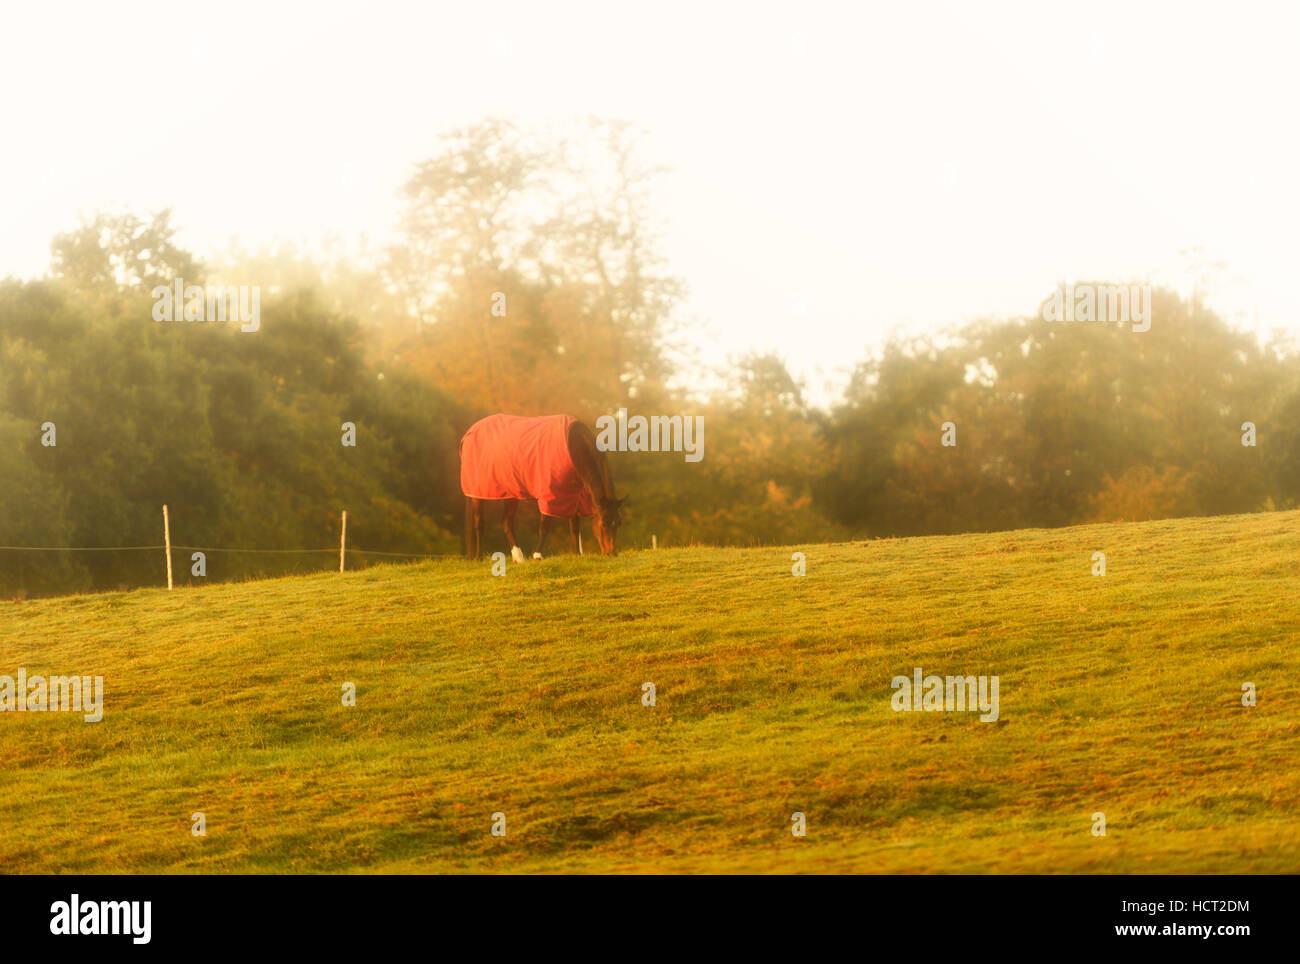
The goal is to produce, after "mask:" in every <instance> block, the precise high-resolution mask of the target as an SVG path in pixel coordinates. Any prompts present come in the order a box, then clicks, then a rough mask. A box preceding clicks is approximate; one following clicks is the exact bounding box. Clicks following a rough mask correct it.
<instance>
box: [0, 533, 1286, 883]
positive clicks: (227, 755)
mask: <svg viewBox="0 0 1300 964" xmlns="http://www.w3.org/2000/svg"><path fill="white" fill-rule="evenodd" d="M795 549H798V550H800V551H803V552H804V553H806V554H807V566H808V572H807V575H806V576H805V577H803V578H795V577H793V576H792V575H791V571H790V567H791V562H790V557H791V552H792V551H794V550H795ZM1098 550H1100V551H1104V552H1105V553H1106V556H1107V565H1108V575H1106V576H1105V577H1104V578H1097V577H1094V576H1093V575H1091V571H1090V570H1091V555H1092V553H1093V552H1094V551H1098ZM1298 640H1300V513H1295V512H1290V513H1273V514H1263V515H1252V516H1234V517H1225V518H1217V519H1191V520H1177V521H1167V522H1157V523H1147V524H1140V525H1105V526H1085V527H1077V528H1071V529H1058V530H1031V531H1023V532H1011V533H995V534H988V535H967V536H955V537H939V538H924V539H908V540H897V541H895V540H888V541H877V542H867V543H858V544H856V545H844V544H839V545H810V546H800V547H788V548H782V549H748V550H730V549H680V550H670V549H661V550H658V551H642V552H630V553H624V554H623V555H621V556H619V557H617V558H615V559H603V558H593V557H590V556H587V557H583V558H576V557H572V556H561V557H555V558H552V559H548V560H546V561H545V562H542V563H529V564H527V565H523V566H515V565H511V567H510V570H509V573H508V575H507V576H505V577H504V578H493V577H492V576H490V574H489V564H488V563H482V564H471V563H467V562H460V561H439V562H432V563H424V564H418V565H402V566H381V567H376V568H372V569H367V570H364V571H360V572H355V573H348V574H345V575H340V574H338V573H330V574H320V575H314V576H306V577H296V578H288V579H279V580H270V581H265V582H250V583H243V584H226V585H213V586H211V587H206V588H201V589H177V590H176V591H173V592H170V593H169V592H167V591H165V590H152V589H151V590H142V591H135V592H129V593H116V594H107V595H98V596H79V597H69V598H59V599H41V600H30V601H22V602H2V603H0V673H3V674H9V675H14V674H16V672H17V669H18V667H20V666H23V667H26V669H27V671H28V673H29V674H35V673H44V674H64V673H67V674H71V673H84V674H91V675H94V674H100V675H103V676H104V677H105V690H106V693H105V702H106V708H105V717H104V720H103V722H101V723H98V724H87V723H83V722H82V721H81V718H80V716H79V715H74V714H71V713H0V867H3V868H4V870H5V871H8V872H24V873H48V872H82V873H96V872H111V873H132V872H203V873H226V872H345V871H346V872H354V871H379V872H430V871H433V872H465V871H473V872H516V871H517V872H533V871H598V872H622V871H637V872H684V871H690V872H733V871H740V872H768V871H792V872H838V871H853V872H868V873H878V872H880V873H884V872H889V873H893V872H922V873H929V872H963V873H984V872H994V873H1010V872H1033V873H1041V872H1046V873H1054V872H1063V873H1112V872H1122V873H1135V872H1136V873H1148V872H1150V873H1156V872H1167V873H1193V872H1206V873H1228V872H1246V873H1255V872H1288V871H1290V872H1294V871H1297V870H1300V856H1298V855H1300V729H1298V724H1300V714H1298V713H1297V705H1298V700H1297V698H1298V696H1300V654H1298V652H1297V648H1298V647H1297V642H1298ZM914 666H921V667H923V669H924V670H925V671H926V673H927V674H928V673H931V672H933V673H937V674H953V675H958V674H961V675H965V674H975V675H979V674H996V675H998V676H999V677H1000V703H1001V707H1000V709H1001V720H1000V721H999V722H997V723H981V722H979V721H978V719H977V715H976V714H967V713H895V712H893V710H892V709H891V707H890V696H891V695H892V690H891V689H890V680H891V679H892V677H894V676H895V675H910V673H911V670H912V667H914ZM647 680H649V681H653V682H654V683H655V684H656V687H657V690H658V705H657V706H656V707H654V708H647V707H644V706H642V705H641V701H640V695H641V684H642V683H643V682H644V681H647ZM348 681H352V682H355V684H356V687H357V693H358V705H357V706H356V707H355V708H347V707H344V706H343V705H342V701H341V699H340V695H341V692H342V685H343V683H345V682H348ZM1245 681H1250V682H1253V683H1254V684H1255V685H1256V686H1257V687H1258V693H1259V705H1258V706H1256V707H1254V708H1246V707H1243V706H1242V705H1241V698H1240V694H1241V686H1242V683H1243V682H1245ZM194 811H203V812H204V813H205V814H206V818H207V827H208V836H207V837H206V838H196V837H194V836H192V835H191V833H190V814H191V813H192V812H194ZM495 811H503V812H504V813H505V814H506V815H507V835H506V836H505V837H493V836H491V835H490V833H489V829H490V823H491V814H492V813H493V812H495ZM794 811H802V812H804V813H806V814H807V821H808V834H807V837H805V838H803V839H796V838H795V837H793V836H792V835H791V833H790V829H789V828H790V817H791V814H792V813H793V812H794ZM1096 811H1101V812H1103V813H1104V814H1105V816H1106V821H1107V831H1108V832H1107V835H1106V836H1105V837H1095V836H1093V835H1092V833H1091V829H1092V821H1091V816H1092V814H1093V813H1094V812H1096Z"/></svg>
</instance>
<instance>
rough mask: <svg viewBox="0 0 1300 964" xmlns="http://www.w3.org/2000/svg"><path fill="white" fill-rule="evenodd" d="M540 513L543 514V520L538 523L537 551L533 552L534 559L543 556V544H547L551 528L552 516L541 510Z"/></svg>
mask: <svg viewBox="0 0 1300 964" xmlns="http://www.w3.org/2000/svg"><path fill="white" fill-rule="evenodd" d="M538 515H540V516H541V519H542V521H541V522H539V523H537V551H536V552H534V553H533V558H534V559H540V558H542V546H544V545H546V533H547V532H548V531H550V528H551V517H550V516H549V515H543V514H542V513H540V512H539V513H538Z"/></svg>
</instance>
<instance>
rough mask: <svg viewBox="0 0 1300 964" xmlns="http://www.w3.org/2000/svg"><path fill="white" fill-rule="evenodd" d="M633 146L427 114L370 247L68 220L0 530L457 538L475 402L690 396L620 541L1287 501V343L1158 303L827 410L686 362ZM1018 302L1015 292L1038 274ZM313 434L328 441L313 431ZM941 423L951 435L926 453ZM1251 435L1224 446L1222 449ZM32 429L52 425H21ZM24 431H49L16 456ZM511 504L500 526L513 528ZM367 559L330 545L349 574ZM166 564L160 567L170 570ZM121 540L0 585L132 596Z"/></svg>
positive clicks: (6, 341) (648, 176)
mask: <svg viewBox="0 0 1300 964" xmlns="http://www.w3.org/2000/svg"><path fill="white" fill-rule="evenodd" d="M656 174H657V172H656V171H655V170H654V169H652V168H648V167H646V166H644V165H642V164H641V163H640V161H639V159H638V154H637V150H636V140H635V137H634V134H633V132H632V131H631V130H630V129H629V128H628V127H627V126H626V125H622V124H617V123H607V122H600V121H593V122H591V123H590V124H589V125H588V126H586V127H585V128H584V129H583V130H581V131H580V132H579V133H578V134H576V135H570V136H569V137H568V139H566V138H563V137H554V136H542V135H538V134H536V133H534V132H527V131H521V130H519V129H517V128H516V127H514V126H513V125H511V124H508V123H506V122H502V121H487V122H484V123H482V124H480V125H476V126H474V127H471V128H468V129H466V130H462V131H457V132H453V133H452V134H449V135H448V136H446V137H445V138H443V139H442V141H441V142H440V144H439V149H438V151H437V152H436V153H435V154H434V155H433V156H432V157H431V158H430V159H429V160H427V161H425V162H423V163H421V164H420V165H418V166H416V168H415V169H414V170H413V172H412V175H411V177H410V179H409V181H408V182H407V183H406V184H405V185H404V188H403V197H404V199H405V202H404V203H405V207H404V215H403V219H402V223H401V230H400V233H399V237H398V240H397V242H396V243H394V244H393V245H392V246H391V247H390V248H388V249H387V250H384V251H379V252H373V253H368V254H366V255H365V256H361V257H357V256H351V257H345V256H342V255H339V256H336V257H335V256H332V255H330V254H328V253H327V254H326V255H325V256H321V255H319V254H318V255H314V256H311V257H309V256H306V255H303V254H301V253H300V252H297V251H294V250H293V249H291V248H287V247H280V248H274V249H266V250H261V251H237V252H234V253H231V254H229V255H228V256H226V257H224V258H220V259H213V260H211V261H208V262H201V261H200V260H199V259H197V258H196V257H195V256H194V255H193V254H192V253H191V252H188V251H186V250H184V249H183V248H182V247H181V246H180V245H179V244H178V243H177V242H176V238H175V229H174V226H173V225H172V223H171V219H170V215H169V214H168V213H167V212H160V213H157V214H154V215H151V216H147V217H140V216H136V215H130V214H124V215H98V216H95V217H93V218H91V219H89V220H88V221H86V222H84V223H83V224H81V225H79V226H77V227H76V228H74V229H73V230H71V231H69V232H68V233H66V234H63V235H60V236H59V237H57V238H55V239H54V241H53V244H52V261H51V268H50V271H49V273H48V274H47V276H45V277H43V278H39V279H35V280H26V281H23V280H16V279H9V280H6V281H4V282H0V546H9V547H13V546H77V547H113V546H131V545H154V544H157V543H158V542H160V541H161V519H160V507H161V506H162V505H163V504H164V503H166V504H168V505H169V506H170V508H171V514H172V526H173V532H172V537H173V540H174V541H175V542H176V543H177V544H178V545H182V546H193V547H200V548H202V547H211V548H212V549H214V550H216V549H247V550H283V549H298V548H303V549H316V550H319V551H317V552H315V553H310V552H307V553H302V554H301V555H295V554H290V553H269V552H264V553H258V552H251V551H250V552H245V553H240V552H215V551H214V552H213V553H212V555H211V556H210V557H209V563H208V576H207V578H209V579H240V578H249V577H255V576H260V575H271V574H279V573H283V572H290V571H303V570H309V569H317V568H322V567H325V566H327V565H329V564H331V563H330V557H329V555H327V554H326V553H325V550H329V549H331V548H333V547H336V546H337V544H338V527H339V523H340V518H339V516H340V512H341V510H343V509H347V510H348V532H349V544H350V545H351V546H353V547H355V548H356V549H357V550H359V551H360V552H362V553H364V552H375V553H378V552H386V553H431V554H443V553H447V554H451V553H455V552H457V551H459V548H460V539H461V525H462V523H461V513H462V505H461V497H460V492H459V469H458V466H459V462H458V455H457V444H458V440H459V438H460V435H461V434H462V433H463V432H464V430H465V429H466V428H467V427H468V426H469V425H470V424H471V423H472V422H473V421H474V420H475V419H477V418H479V417H481V416H483V415H485V414H488V413H490V412H493V411H509V412H513V413H516V414H525V415H527V414H549V413H554V412H568V413H570V414H573V415H575V416H577V417H579V418H581V419H583V420H584V421H587V422H588V424H594V423H595V419H596V418H597V417H599V416H600V415H604V414H611V413H613V412H615V411H617V410H618V409H619V408H626V409H628V410H629V411H630V412H632V413H640V414H645V415H650V414H662V415H673V414H682V415H702V416H703V417H704V424H705V432H706V449H705V452H706V454H705V457H704V458H703V459H702V460H701V461H699V462H687V461H686V460H684V459H683V458H682V457H681V455H680V454H678V453H620V452H614V453H611V454H610V458H611V461H612V468H613V472H614V476H615V479H616V481H617V484H618V486H619V489H620V492H621V493H626V494H628V495H629V496H630V501H629V503H628V505H627V508H626V523H625V528H624V533H623V541H624V543H625V544H626V545H631V546H648V545H649V542H650V537H651V535H652V534H653V535H655V536H657V538H658V541H659V544H660V545H686V544H693V543H707V544H726V545H751V544H755V545H756V544H789V543H795V542H817V541H828V540H841V539H848V538H856V539H867V538H873V537H888V536H907V535H921V534H929V533H952V532H963V531H980V530H983V531H988V530H996V529H1011V528H1020V527H1027V526H1062V525H1069V524H1074V523H1081V522H1100V521H1114V520H1130V521H1136V520H1143V519H1153V518H1165V517H1172V516H1183V515H1214V514H1220V513H1230V512H1251V511H1258V510H1263V509H1270V508H1286V507H1293V506H1295V505H1296V504H1297V502H1298V501H1300V363H1298V362H1297V356H1296V354H1295V352H1294V350H1293V347H1292V346H1291V345H1290V344H1289V343H1288V342H1286V341H1283V340H1278V341H1274V342H1271V343H1269V344H1260V343H1259V341H1258V340H1257V339H1256V338H1255V337H1254V336H1253V335H1249V334H1245V333H1242V332H1238V331H1236V330H1234V329H1233V328H1232V327H1231V326H1229V325H1228V324H1226V323H1225V322H1224V321H1223V320H1222V319H1221V318H1219V317H1217V316H1216V315H1215V314H1214V313H1213V312H1211V311H1209V310H1208V309H1207V308H1206V307H1205V306H1204V305H1202V304H1201V303H1200V302H1199V300H1196V299H1191V300H1188V299H1181V298H1179V297H1178V296H1177V294H1175V293H1174V292H1171V291H1165V290H1159V289H1157V290H1156V291H1155V294H1154V302H1153V305H1152V317H1153V324H1152V326H1151V329H1150V330H1149V331H1146V332H1143V333H1140V334H1135V333H1133V332H1130V331H1127V330H1124V329H1120V328H1117V327H1114V326H1108V325H1102V324H1075V325H1071V326H1064V327H1063V326H1061V325H1052V324H1050V323H1047V322H1045V321H1043V319H1042V317H1041V315H1040V314H1039V313H1038V312H1037V311H1036V309H1035V308H1034V306H1032V305H1028V306H1026V307H1027V310H1028V312H1029V313H1028V314H1027V315H1026V317H1024V318H1020V319H1010V320H1002V321H977V322H971V323H968V324H965V325H962V326H958V327H955V328H953V329H951V330H949V331H945V332H941V333H936V334H934V335H930V336H923V337H917V338H910V339H902V338H897V339H893V340H891V341H889V342H888V343H886V344H884V345H881V346H877V347H876V348H875V349H874V350H872V351H870V352H869V353H866V349H867V346H857V345H852V346H850V345H846V346H845V349H846V351H850V350H854V351H857V350H860V351H863V352H864V353H866V354H865V357H862V359H861V361H860V362H859V363H858V364H857V365H856V367H855V368H854V370H853V372H852V376H851V378H850V380H849V382H848V384H847V386H846V388H845V390H844V392H843V394H842V397H841V398H840V399H839V400H838V401H837V402H836V403H835V404H834V405H832V406H830V407H828V408H819V407H814V406H812V405H810V404H808V403H807V401H806V399H805V397H804V393H803V390H802V386H801V385H800V383H799V382H798V380H796V379H795V378H793V377H792V376H791V374H790V373H789V371H788V370H787V368H786V366H785V365H784V363H783V362H782V360H781V359H780V358H778V357H775V356H772V355H750V356H746V357H742V358H738V359H735V360H733V362H732V363H731V364H730V366H729V369H728V370H727V371H726V372H724V373H722V374H723V378H722V380H721V382H720V387H718V388H716V389H711V390H709V391H707V392H700V391H696V390H692V389H691V387H690V386H689V384H687V383H686V379H687V378H689V376H690V373H691V372H693V371H695V370H697V369H696V367H695V365H694V362H693V359H692V357H691V354H690V333H691V326H690V325H689V324H688V323H687V322H686V321H685V320H684V319H683V317H682V312H683V304H684V299H685V292H686V288H685V285H684V283H683V282H682V281H681V280H680V279H678V278H676V277H674V276H673V274H672V273H671V271H670V268H669V266H668V265H667V264H666V262H665V259H664V257H663V256H662V253H661V246H660V243H659V238H658V235H657V233H656V230H655V221H654V218H653V210H652V206H651V200H650V198H651V188H652V185H653V182H654V178H655V176H656ZM176 278H183V279H185V282H186V283H192V284H196V285H205V284H210V285H216V284H229V285H257V286H259V287H260V292H261V302H260V303H261V313H262V318H263V322H262V324H261V325H260V327H259V329H258V330H257V331H255V332H248V331H241V330H240V329H239V326H238V325H232V324H222V323H212V322H198V323H194V322H185V321H176V322H164V323H159V322H155V321H154V320H153V316H152V306H153V303H154V300H153V295H152V292H153V290H154V289H155V288H156V287H157V286H159V285H163V286H169V285H172V284H173V283H174V281H175V279H176ZM1043 294H1044V295H1046V294H1047V293H1046V292H1044V293H1043ZM344 423H351V424H352V425H353V426H355V440H356V444H355V446H348V445H344V444H342V434H343V425H344ZM947 423H950V424H951V426H952V431H951V432H950V435H951V436H952V437H951V438H950V441H951V440H955V443H956V444H953V445H944V444H943V443H942V435H943V429H942V427H943V426H944V425H945V424H947ZM1245 423H1251V424H1252V425H1253V426H1254V428H1253V430H1252V433H1253V439H1252V440H1253V441H1254V442H1255V444H1254V445H1244V444H1243V437H1245V436H1246V435H1247V434H1251V433H1248V432H1247V430H1246V429H1244V428H1243V426H1244V425H1245ZM46 425H52V426H53V439H51V437H50V435H51V433H49V432H48V431H43V428H42V427H43V426H46ZM51 441H53V444H49V443H50V442H51ZM523 524H525V525H526V524H527V522H526V521H525V522H524V523H523ZM378 558H385V557H380V556H366V555H364V554H362V555H359V556H358V557H356V559H357V564H364V563H365V562H366V561H368V560H369V561H373V560H374V559H378ZM188 559H189V553H188V552H186V553H185V554H184V555H183V556H182V555H181V554H180V553H177V572H178V576H180V577H181V581H185V579H186V578H189V576H188V573H189V566H188V563H187V560H188ZM162 566H163V561H162V559H161V554H160V553H157V552H152V551H125V550H124V551H113V552H30V551H17V550H14V549H0V589H3V590H5V591H6V592H17V593H22V592H31V593H43V592H64V591H77V590H87V589H103V588H116V587H118V586H121V585H125V586H137V585H156V584H158V583H159V582H160V581H161V579H162Z"/></svg>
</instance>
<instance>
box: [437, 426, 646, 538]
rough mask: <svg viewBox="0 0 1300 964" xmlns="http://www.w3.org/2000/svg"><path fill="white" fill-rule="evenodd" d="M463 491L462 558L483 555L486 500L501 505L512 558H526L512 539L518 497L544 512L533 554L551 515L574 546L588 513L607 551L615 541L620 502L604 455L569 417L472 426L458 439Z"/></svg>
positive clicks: (588, 432)
mask: <svg viewBox="0 0 1300 964" xmlns="http://www.w3.org/2000/svg"><path fill="white" fill-rule="evenodd" d="M460 490H461V491H462V492H463V493H465V555H466V556H468V557H469V558H470V559H478V558H479V557H480V556H481V555H482V553H483V503H484V502H502V503H503V509H502V519H501V526H502V528H503V529H505V533H506V538H507V539H509V540H510V555H511V557H512V558H513V559H514V560H515V562H523V561H524V554H523V551H522V550H521V549H520V548H519V544H518V543H517V542H516V541H515V511H516V510H517V509H518V508H519V503H520V501H521V500H528V501H532V500H536V501H537V509H538V511H539V512H540V513H541V523H540V525H539V526H538V532H537V550H536V551H535V552H534V553H533V558H534V559H540V558H542V547H543V546H544V545H545V543H546V533H547V530H548V529H549V528H550V527H551V521H552V520H553V519H568V520H569V536H570V538H571V539H572V541H573V551H574V552H577V551H578V548H579V543H578V538H579V525H580V521H579V520H580V519H581V518H582V517H583V516H591V517H592V528H593V529H594V530H595V532H596V542H597V543H598V544H599V545H600V551H601V552H602V553H604V554H605V555H608V556H612V555H616V554H617V551H616V549H615V546H614V540H615V537H616V536H617V535H618V527H619V525H620V523H621V522H622V519H621V518H620V515H619V510H620V509H621V508H622V506H623V503H624V502H625V501H626V500H625V499H619V498H616V497H615V496H614V480H613V479H612V478H611V477H610V474H609V460H608V459H606V458H605V453H604V452H602V451H600V450H599V449H598V448H597V447H596V436H595V435H594V434H593V433H592V431H591V429H589V428H588V427H587V426H585V425H583V424H582V423H581V422H579V421H578V420H577V419H575V418H574V417H573V416H571V415H543V416H540V417H538V418H522V417H520V416H518V415H489V416H488V417H487V418H485V419H481V420H479V421H477V422H475V423H474V424H473V425H471V426H470V429H469V431H468V432H466V433H465V436H464V437H463V438H462V439H461V440H460Z"/></svg>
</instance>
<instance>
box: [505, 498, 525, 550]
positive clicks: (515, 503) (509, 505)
mask: <svg viewBox="0 0 1300 964" xmlns="http://www.w3.org/2000/svg"><path fill="white" fill-rule="evenodd" d="M518 509H519V500H518V499H506V500H505V508H503V509H502V510H501V528H502V529H505V530H506V539H508V540H509V542H510V558H511V559H513V560H514V561H515V562H523V561H524V550H522V549H520V548H519V543H518V542H516V541H515V512H516V511H518Z"/></svg>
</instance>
